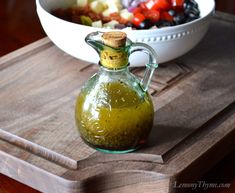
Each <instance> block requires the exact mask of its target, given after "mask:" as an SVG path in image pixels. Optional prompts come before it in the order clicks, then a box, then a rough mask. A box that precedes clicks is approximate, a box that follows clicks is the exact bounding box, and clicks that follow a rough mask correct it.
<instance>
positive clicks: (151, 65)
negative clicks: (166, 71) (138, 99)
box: [130, 42, 158, 92]
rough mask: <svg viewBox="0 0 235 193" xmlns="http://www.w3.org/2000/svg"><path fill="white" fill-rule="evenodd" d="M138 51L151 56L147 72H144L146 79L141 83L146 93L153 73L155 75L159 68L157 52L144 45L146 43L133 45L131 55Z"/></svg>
mask: <svg viewBox="0 0 235 193" xmlns="http://www.w3.org/2000/svg"><path fill="white" fill-rule="evenodd" d="M137 51H140V52H144V53H146V54H148V56H149V61H148V63H147V64H146V70H145V72H144V77H143V79H142V80H141V81H140V83H141V86H142V89H143V90H144V91H145V92H146V91H147V90H148V87H149V83H150V81H151V78H152V76H153V73H154V71H155V69H156V68H157V67H158V63H157V53H156V52H155V50H154V49H153V48H152V47H151V46H149V45H147V44H144V43H140V42H137V43H133V44H132V45H131V48H130V54H132V53H134V52H137Z"/></svg>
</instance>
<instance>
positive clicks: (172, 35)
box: [36, 0, 215, 66]
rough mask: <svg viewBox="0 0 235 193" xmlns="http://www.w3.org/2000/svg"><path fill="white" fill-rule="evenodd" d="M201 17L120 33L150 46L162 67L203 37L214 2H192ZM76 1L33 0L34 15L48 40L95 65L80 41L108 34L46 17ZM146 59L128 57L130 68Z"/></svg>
mask: <svg viewBox="0 0 235 193" xmlns="http://www.w3.org/2000/svg"><path fill="white" fill-rule="evenodd" d="M196 1H197V3H198V5H199V9H200V12H201V17H200V18H199V19H196V20H194V21H192V22H189V23H185V24H182V25H178V26H171V27H165V28H161V29H149V30H124V31H125V32H126V33H127V36H128V38H130V39H131V40H132V41H133V42H143V43H147V44H149V45H150V46H152V47H153V48H154V49H155V51H156V52H157V54H158V62H159V63H163V62H167V61H170V60H172V59H175V58H177V57H179V56H181V55H183V54H185V53H187V52H188V51H189V50H191V49H192V48H193V47H195V46H196V45H197V44H198V43H199V42H200V40H201V39H202V38H203V37H204V35H205V34H206V32H207V30H208V27H209V23H210V19H211V16H212V15H213V12H214V7H215V2H214V0H206V1H205V0H196ZM75 2H76V0H36V5H37V13H38V16H39V19H40V21H41V24H42V26H43V28H44V30H45V32H46V34H47V35H48V37H49V38H50V39H51V40H52V42H54V44H55V45H57V46H58V47H59V48H60V49H62V50H63V51H65V52H66V53H68V54H70V55H72V56H74V57H76V58H79V59H82V60H85V61H88V62H92V63H97V62H98V61H99V57H98V55H97V53H96V52H95V50H94V49H93V48H91V47H90V46H89V45H87V44H86V43H85V41H84V39H85V37H86V35H87V34H88V33H91V32H94V31H110V30H107V29H103V28H94V27H89V26H84V25H80V24H75V23H72V22H68V21H65V20H62V19H60V18H58V17H55V16H53V15H52V14H50V11H51V10H53V9H56V8H62V7H63V8H66V7H69V6H70V5H72V4H74V3H75ZM146 62H147V56H145V55H144V54H143V53H141V54H139V53H138V54H136V53H134V54H133V56H131V57H130V64H131V66H144V65H145V63H146Z"/></svg>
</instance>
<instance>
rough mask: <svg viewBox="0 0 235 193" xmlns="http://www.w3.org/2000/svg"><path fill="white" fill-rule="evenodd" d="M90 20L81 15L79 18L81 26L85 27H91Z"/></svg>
mask: <svg viewBox="0 0 235 193" xmlns="http://www.w3.org/2000/svg"><path fill="white" fill-rule="evenodd" d="M92 22H93V21H92V20H91V18H90V17H88V16H85V15H82V16H81V23H82V25H87V26H91V25H92Z"/></svg>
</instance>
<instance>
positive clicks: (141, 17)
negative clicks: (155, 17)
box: [132, 13, 145, 26]
mask: <svg viewBox="0 0 235 193" xmlns="http://www.w3.org/2000/svg"><path fill="white" fill-rule="evenodd" d="M144 20H145V16H144V15H143V14H142V13H136V14H135V15H134V18H133V19H132V23H133V24H134V25H135V26H139V25H140V23H141V22H142V21H144Z"/></svg>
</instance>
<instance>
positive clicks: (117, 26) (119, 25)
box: [114, 23, 126, 29]
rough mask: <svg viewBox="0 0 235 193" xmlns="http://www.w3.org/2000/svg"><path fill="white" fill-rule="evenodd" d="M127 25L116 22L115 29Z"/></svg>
mask: <svg viewBox="0 0 235 193" xmlns="http://www.w3.org/2000/svg"><path fill="white" fill-rule="evenodd" d="M125 27H126V26H125V25H124V24H120V23H119V24H116V25H115V26H114V28H115V29H123V28H125Z"/></svg>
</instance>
